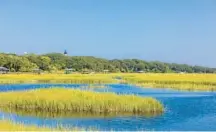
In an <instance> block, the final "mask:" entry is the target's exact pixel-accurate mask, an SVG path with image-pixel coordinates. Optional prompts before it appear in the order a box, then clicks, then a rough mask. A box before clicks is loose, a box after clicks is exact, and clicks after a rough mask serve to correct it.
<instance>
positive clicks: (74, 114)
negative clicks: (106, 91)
mask: <svg viewBox="0 0 216 132" xmlns="http://www.w3.org/2000/svg"><path fill="white" fill-rule="evenodd" d="M0 111H1V112H4V113H7V114H10V113H11V114H16V115H19V116H31V117H39V118H46V119H48V118H114V117H127V116H134V117H136V116H142V117H145V118H152V117H155V116H159V115H161V114H162V112H151V113H150V112H149V113H145V114H142V115H140V114H131V113H107V114H102V113H86V112H45V111H37V110H23V109H7V108H1V109H0Z"/></svg>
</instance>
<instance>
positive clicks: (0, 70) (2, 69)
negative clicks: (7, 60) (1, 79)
mask: <svg viewBox="0 0 216 132" xmlns="http://www.w3.org/2000/svg"><path fill="white" fill-rule="evenodd" d="M8 72H9V69H7V68H5V67H0V74H7V73H8Z"/></svg>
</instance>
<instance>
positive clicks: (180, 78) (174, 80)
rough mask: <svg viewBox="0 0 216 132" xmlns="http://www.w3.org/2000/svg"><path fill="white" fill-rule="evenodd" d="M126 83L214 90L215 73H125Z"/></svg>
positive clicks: (215, 89)
mask: <svg viewBox="0 0 216 132" xmlns="http://www.w3.org/2000/svg"><path fill="white" fill-rule="evenodd" d="M123 79H124V80H125V81H126V82H127V83H128V84H134V85H137V86H141V87H153V88H173V89H176V90H187V91H216V74H171V73H170V74H162V73H161V74H159V73H158V74H148V73H146V74H131V75H129V74H127V75H126V74H125V75H123Z"/></svg>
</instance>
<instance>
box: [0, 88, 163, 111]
mask: <svg viewBox="0 0 216 132" xmlns="http://www.w3.org/2000/svg"><path fill="white" fill-rule="evenodd" d="M0 106H1V107H7V108H10V109H26V110H30V109H32V110H43V111H47V112H90V113H133V114H144V113H151V112H152V113H155V112H163V110H164V109H163V105H162V104H161V103H160V102H158V101H157V100H156V99H154V98H151V97H139V96H135V95H117V94H114V93H97V92H92V91H82V90H78V89H66V88H64V89H63V88H48V89H47V88H46V89H37V90H30V91H19V92H7V93H0Z"/></svg>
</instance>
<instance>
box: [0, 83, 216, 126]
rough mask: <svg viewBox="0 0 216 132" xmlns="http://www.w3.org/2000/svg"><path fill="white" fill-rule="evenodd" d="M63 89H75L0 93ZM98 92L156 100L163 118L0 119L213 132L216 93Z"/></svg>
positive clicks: (117, 88) (115, 87)
mask: <svg viewBox="0 0 216 132" xmlns="http://www.w3.org/2000/svg"><path fill="white" fill-rule="evenodd" d="M51 86H61V87H62V86H64V87H75V88H78V87H79V86H80V85H75V84H67V85H65V84H55V85H54V84H25V85H0V91H4V92H5V91H12V90H27V89H35V88H40V87H43V88H47V87H51ZM94 90H96V91H99V92H108V91H109V92H115V93H118V94H136V95H139V96H151V97H156V98H157V99H159V100H160V101H161V102H162V103H163V104H164V106H165V107H166V111H165V113H163V114H162V115H154V116H153V115H152V116H147V117H146V116H128V115H122V116H115V115H114V116H113V115H112V116H104V115H77V114H71V115H70V113H69V114H68V113H67V114H65V115H55V116H50V115H49V116H48V115H46V113H43V112H40V113H31V112H30V113H21V112H17V113H4V112H0V118H6V119H11V120H13V121H15V122H22V123H25V124H31V125H32V124H34V125H38V126H44V125H45V126H52V127H55V126H57V125H58V124H62V126H67V127H70V126H77V127H85V128H89V127H90V128H97V129H100V130H216V125H215V124H216V93H214V92H179V91H175V90H164V89H152V88H151V89H150V88H146V89H141V88H138V87H134V86H130V85H119V84H112V85H109V88H107V89H105V90H104V89H94Z"/></svg>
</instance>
